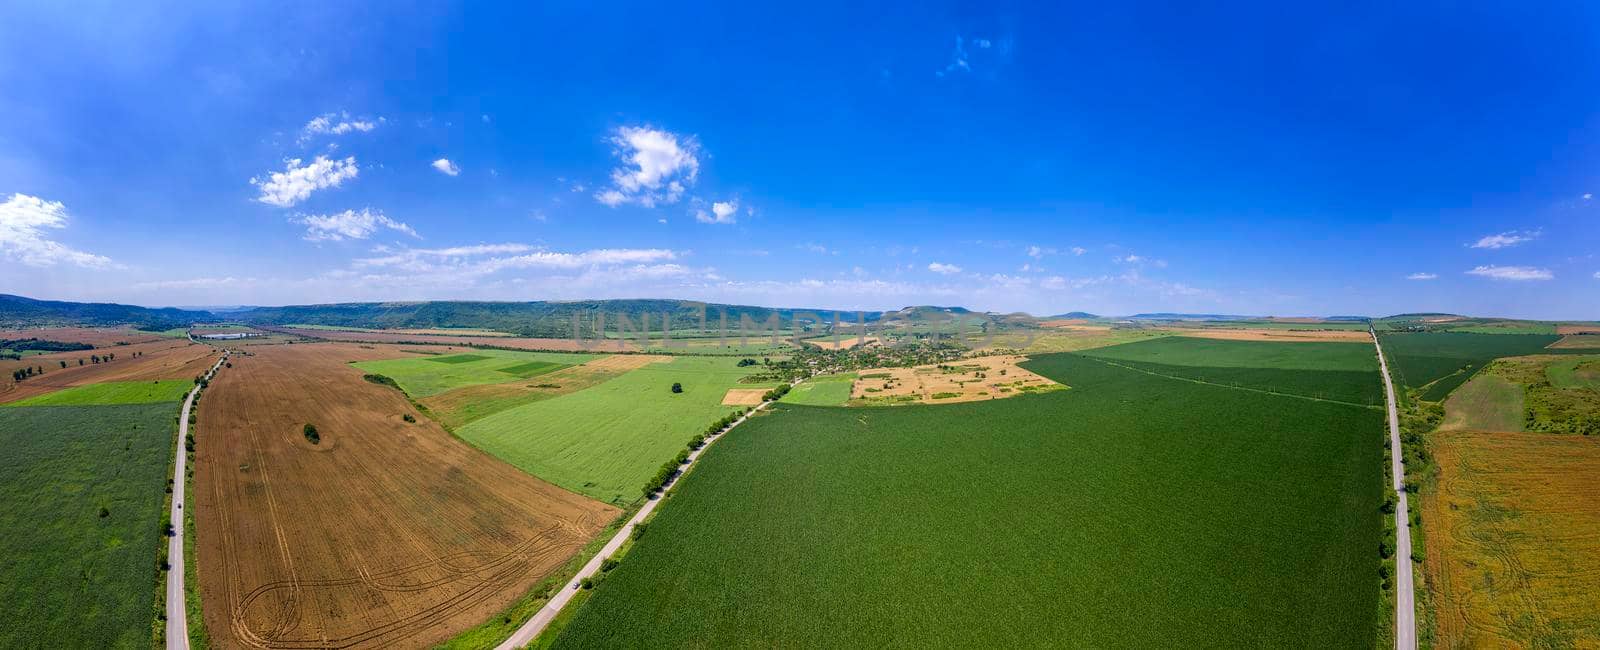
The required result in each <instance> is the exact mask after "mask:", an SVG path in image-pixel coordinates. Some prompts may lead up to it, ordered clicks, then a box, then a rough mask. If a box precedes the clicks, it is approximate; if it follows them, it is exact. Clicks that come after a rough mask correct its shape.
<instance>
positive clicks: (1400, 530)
mask: <svg viewBox="0 0 1600 650" xmlns="http://www.w3.org/2000/svg"><path fill="white" fill-rule="evenodd" d="M1372 345H1373V346H1374V347H1376V348H1378V367H1379V368H1380V369H1381V370H1382V371H1383V390H1384V392H1385V393H1386V394H1387V395H1388V398H1389V448H1390V449H1391V450H1392V451H1391V452H1390V454H1389V456H1390V459H1389V472H1390V474H1391V478H1392V479H1393V482H1394V491H1395V492H1396V493H1398V494H1399V497H1400V498H1399V503H1398V504H1397V505H1396V506H1395V509H1394V530H1395V534H1394V539H1395V554H1394V557H1395V562H1394V564H1395V567H1394V574H1395V582H1394V585H1395V598H1394V647H1395V649H1396V650H1416V647H1417V595H1416V591H1415V587H1413V586H1412V580H1411V517H1410V515H1408V514H1407V507H1408V506H1407V503H1406V470H1405V465H1404V463H1402V462H1400V458H1401V454H1400V410H1399V407H1398V406H1396V404H1395V400H1394V381H1393V380H1391V379H1390V378H1389V360H1388V359H1386V358H1384V356H1383V345H1382V344H1381V343H1378V333H1377V332H1376V331H1374V332H1372Z"/></svg>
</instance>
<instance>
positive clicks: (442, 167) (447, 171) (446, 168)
mask: <svg viewBox="0 0 1600 650" xmlns="http://www.w3.org/2000/svg"><path fill="white" fill-rule="evenodd" d="M433 168H434V169H437V170H439V173H441V174H444V175H446V176H460V175H461V168H460V167H457V166H456V164H455V163H453V162H450V159H449V158H440V159H438V160H435V161H433Z"/></svg>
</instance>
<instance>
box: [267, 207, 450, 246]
mask: <svg viewBox="0 0 1600 650" xmlns="http://www.w3.org/2000/svg"><path fill="white" fill-rule="evenodd" d="M296 221H298V222H299V223H303V224H305V225H306V234H305V237H304V239H305V240H306V241H344V240H346V239H366V238H368V237H371V236H372V233H374V232H377V230H378V228H388V229H390V230H395V231H399V232H403V233H405V234H407V235H411V236H412V237H418V235H417V231H415V230H412V229H411V226H408V225H406V224H403V223H400V222H399V221H395V220H394V219H390V218H389V217H387V216H384V214H383V213H382V212H380V211H375V210H372V209H369V208H362V210H361V211H360V212H356V211H355V210H345V211H344V212H340V213H337V214H327V215H306V216H304V217H301V218H299V219H297V220H296ZM419 238H420V237H419Z"/></svg>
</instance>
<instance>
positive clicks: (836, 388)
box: [780, 372, 856, 406]
mask: <svg viewBox="0 0 1600 650" xmlns="http://www.w3.org/2000/svg"><path fill="white" fill-rule="evenodd" d="M855 379H856V374H855V373H853V372H851V373H844V374H838V375H823V376H820V377H812V378H811V379H807V380H805V381H804V382H801V383H799V384H796V385H795V387H794V388H791V389H789V394H787V395H784V396H783V399H782V400H780V401H782V402H785V403H788V404H806V405H809V406H841V405H843V404H844V403H845V402H846V401H849V399H850V385H851V384H852V383H854V382H855Z"/></svg>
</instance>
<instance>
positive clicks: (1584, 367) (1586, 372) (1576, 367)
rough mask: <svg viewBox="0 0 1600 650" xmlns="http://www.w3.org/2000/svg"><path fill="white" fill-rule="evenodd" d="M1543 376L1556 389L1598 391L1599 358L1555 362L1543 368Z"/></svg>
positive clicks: (1599, 381) (1587, 357) (1577, 358)
mask: <svg viewBox="0 0 1600 650" xmlns="http://www.w3.org/2000/svg"><path fill="white" fill-rule="evenodd" d="M1545 375H1546V376H1547V377H1549V379H1550V385H1552V386H1554V387H1556V388H1562V389H1583V388H1587V389H1589V390H1600V356H1584V357H1575V358H1572V359H1562V360H1560V361H1556V362H1554V363H1551V364H1550V365H1548V366H1546V367H1545Z"/></svg>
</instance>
